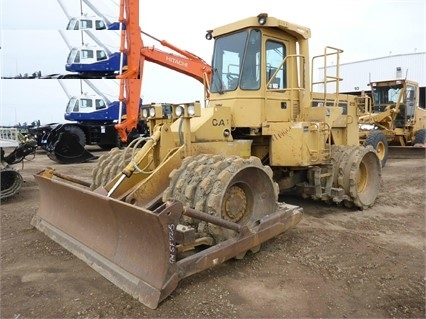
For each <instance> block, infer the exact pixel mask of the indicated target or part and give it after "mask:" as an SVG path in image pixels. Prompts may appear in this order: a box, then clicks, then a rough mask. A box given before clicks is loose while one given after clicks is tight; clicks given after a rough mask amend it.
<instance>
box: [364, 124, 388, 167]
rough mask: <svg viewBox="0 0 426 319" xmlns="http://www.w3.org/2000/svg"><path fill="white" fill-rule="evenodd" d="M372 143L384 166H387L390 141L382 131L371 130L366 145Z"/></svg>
mask: <svg viewBox="0 0 426 319" xmlns="http://www.w3.org/2000/svg"><path fill="white" fill-rule="evenodd" d="M367 145H371V146H372V147H373V148H374V149H375V150H376V153H377V156H378V157H379V160H380V163H381V165H382V167H385V165H386V161H387V160H388V156H389V148H388V141H387V139H386V136H385V135H384V134H383V133H382V132H380V131H373V132H371V133H370V134H369V135H368V136H367V138H366V139H365V141H364V146H367Z"/></svg>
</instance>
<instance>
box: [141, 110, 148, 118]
mask: <svg viewBox="0 0 426 319" xmlns="http://www.w3.org/2000/svg"><path fill="white" fill-rule="evenodd" d="M142 117H144V118H147V117H148V110H147V109H142Z"/></svg>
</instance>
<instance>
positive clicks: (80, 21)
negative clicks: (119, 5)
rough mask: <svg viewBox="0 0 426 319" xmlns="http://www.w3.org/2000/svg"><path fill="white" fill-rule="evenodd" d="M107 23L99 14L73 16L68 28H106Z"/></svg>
mask: <svg viewBox="0 0 426 319" xmlns="http://www.w3.org/2000/svg"><path fill="white" fill-rule="evenodd" d="M106 29H107V23H106V22H105V21H104V19H102V18H100V17H98V16H88V15H83V16H81V17H74V18H71V19H70V21H69V22H68V25H67V30H106Z"/></svg>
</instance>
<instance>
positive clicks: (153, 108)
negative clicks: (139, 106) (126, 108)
mask: <svg viewBox="0 0 426 319" xmlns="http://www.w3.org/2000/svg"><path fill="white" fill-rule="evenodd" d="M149 116H150V117H155V107H150V108H149Z"/></svg>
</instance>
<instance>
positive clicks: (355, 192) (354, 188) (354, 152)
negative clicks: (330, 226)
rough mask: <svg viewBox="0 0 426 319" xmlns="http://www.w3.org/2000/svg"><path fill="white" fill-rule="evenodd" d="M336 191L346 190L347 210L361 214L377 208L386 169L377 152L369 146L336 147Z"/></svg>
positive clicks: (334, 150) (345, 203)
mask: <svg viewBox="0 0 426 319" xmlns="http://www.w3.org/2000/svg"><path fill="white" fill-rule="evenodd" d="M332 153H333V159H334V161H335V166H336V169H335V174H334V181H333V186H334V187H340V188H343V189H344V191H345V193H346V194H347V195H348V196H349V198H350V199H349V200H344V205H345V206H346V207H351V206H353V205H355V206H356V207H358V208H359V209H360V210H363V209H367V208H368V207H371V206H373V205H374V202H375V200H376V198H377V196H378V194H379V191H380V184H381V173H382V167H381V164H380V160H379V157H378V156H377V153H376V151H375V150H374V149H373V147H372V146H371V145H369V146H366V147H364V146H334V147H333V150H332Z"/></svg>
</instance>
